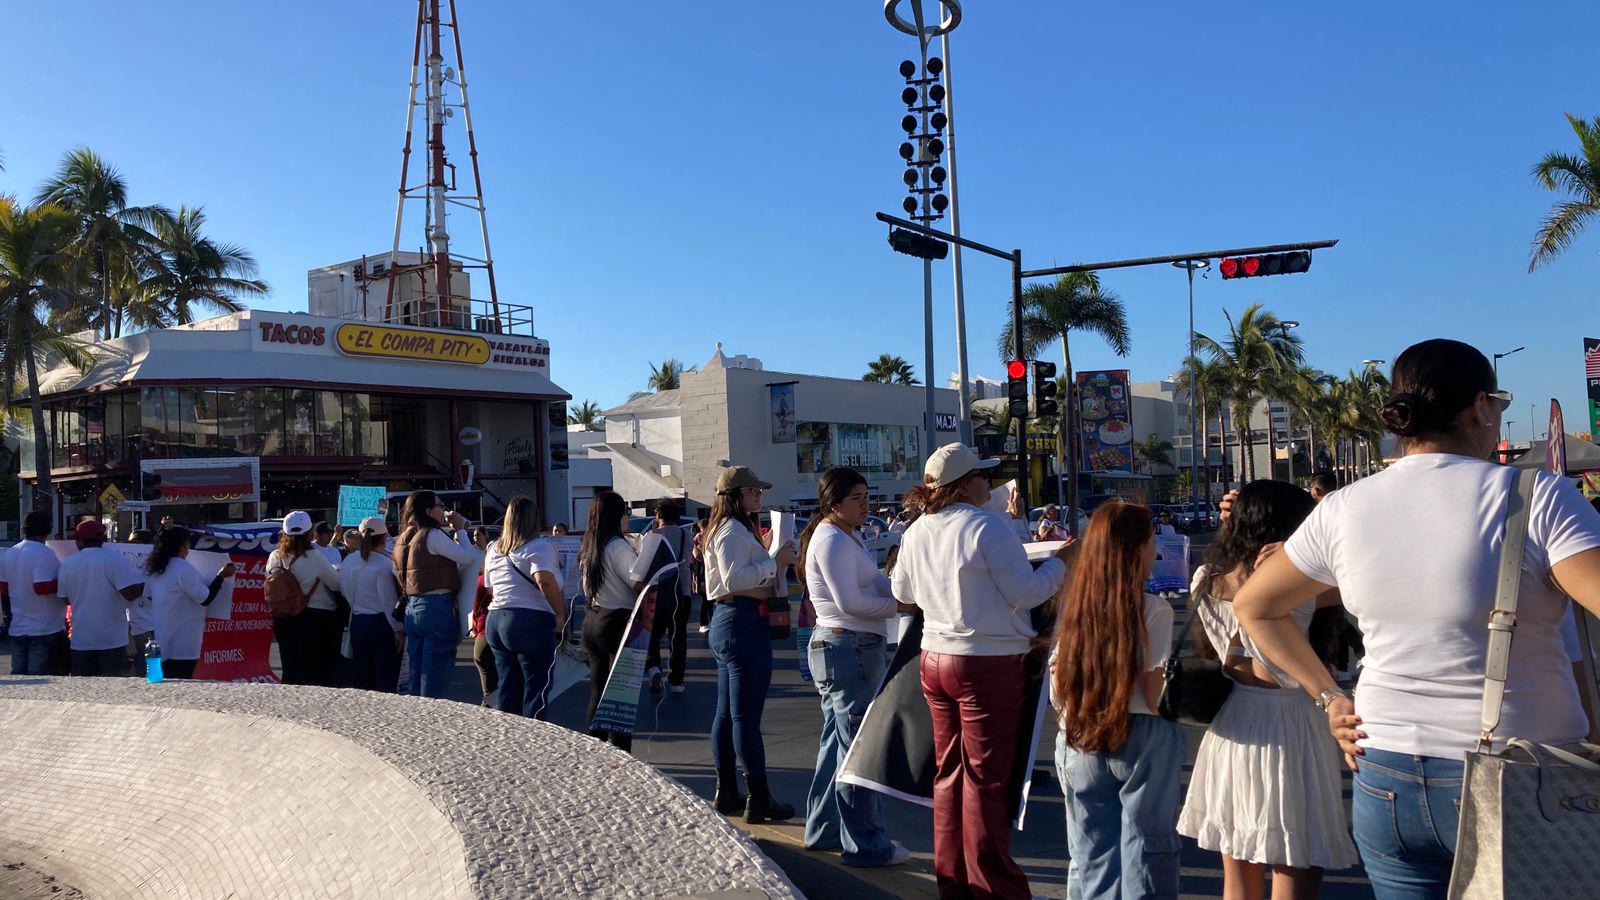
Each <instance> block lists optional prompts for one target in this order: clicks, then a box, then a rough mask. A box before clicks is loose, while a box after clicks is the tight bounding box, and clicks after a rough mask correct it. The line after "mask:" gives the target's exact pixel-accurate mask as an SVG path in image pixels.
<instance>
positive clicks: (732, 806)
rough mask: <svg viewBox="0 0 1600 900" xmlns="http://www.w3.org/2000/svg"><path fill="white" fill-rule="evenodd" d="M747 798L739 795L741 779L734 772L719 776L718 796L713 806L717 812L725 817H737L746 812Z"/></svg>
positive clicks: (713, 801) (712, 802)
mask: <svg viewBox="0 0 1600 900" xmlns="http://www.w3.org/2000/svg"><path fill="white" fill-rule="evenodd" d="M745 802H746V801H745V796H744V795H743V794H741V793H739V779H738V778H736V777H735V776H734V775H733V773H732V772H729V773H728V774H727V775H722V774H720V773H719V774H718V775H717V795H716V796H715V797H714V798H712V800H711V805H712V806H715V807H716V808H717V812H719V813H722V814H723V815H725V816H737V815H738V814H739V813H741V812H744V807H745Z"/></svg>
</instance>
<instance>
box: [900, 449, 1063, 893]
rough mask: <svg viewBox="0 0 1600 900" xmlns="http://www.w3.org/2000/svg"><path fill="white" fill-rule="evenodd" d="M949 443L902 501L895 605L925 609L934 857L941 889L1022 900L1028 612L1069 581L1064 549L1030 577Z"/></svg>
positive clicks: (981, 465)
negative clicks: (1013, 785)
mask: <svg viewBox="0 0 1600 900" xmlns="http://www.w3.org/2000/svg"><path fill="white" fill-rule="evenodd" d="M997 465H999V461H998V460H993V459H979V458H978V455H977V454H976V453H974V452H973V451H972V449H971V448H969V447H964V446H962V445H961V444H947V445H945V446H943V447H940V448H939V449H938V450H935V451H934V452H933V455H932V456H930V457H929V459H928V462H927V464H926V465H925V466H924V467H923V486H922V487H919V488H917V489H916V490H914V491H912V494H911V496H908V497H907V498H906V505H907V507H909V508H920V509H921V510H922V515H921V516H919V517H918V518H917V520H916V521H914V522H912V523H911V527H910V528H907V529H906V533H905V534H903V535H901V537H900V554H899V557H898V560H897V561H896V563H895V567H894V578H893V583H894V596H895V597H896V598H897V599H899V600H901V601H904V602H906V603H914V604H916V606H917V607H918V608H919V609H921V610H922V615H923V624H922V658H921V660H920V663H921V677H922V695H923V697H924V698H926V699H927V701H928V709H929V711H930V712H931V713H932V716H933V752H934V760H935V766H936V772H935V775H934V784H933V822H934V826H933V846H934V851H933V859H934V869H935V872H936V874H937V875H938V878H939V882H940V886H941V888H943V887H945V886H947V885H948V886H950V887H951V889H952V890H971V891H972V892H973V893H976V894H982V895H984V896H1003V897H1015V896H1023V897H1025V896H1028V895H1029V892H1028V878H1027V876H1026V875H1024V874H1023V873H1022V869H1021V867H1019V866H1018V865H1017V863H1016V860H1014V859H1012V858H1011V800H1010V781H1011V773H1012V770H1013V768H1014V766H1013V762H1014V761H1013V751H1014V750H1015V749H1016V746H1017V740H1018V734H1019V733H1020V732H1021V730H1022V727H1021V726H1022V717H1023V715H1024V713H1023V709H1022V706H1023V695H1024V693H1025V687H1026V684H1027V674H1026V672H1025V670H1024V667H1023V656H1024V655H1025V654H1026V653H1027V652H1028V649H1029V648H1030V647H1031V646H1032V643H1033V640H1034V638H1035V637H1036V636H1037V632H1036V631H1035V630H1034V628H1033V623H1032V621H1031V614H1032V611H1033V610H1034V609H1035V608H1037V607H1039V606H1042V605H1044V603H1045V602H1046V601H1048V600H1049V599H1050V597H1051V596H1052V595H1054V594H1055V592H1056V590H1057V589H1059V588H1060V587H1061V582H1062V581H1064V580H1065V579H1066V577H1067V566H1066V562H1065V560H1066V558H1067V556H1068V555H1069V554H1070V553H1071V552H1072V551H1069V550H1068V549H1067V548H1066V547H1065V546H1063V547H1062V549H1061V550H1060V552H1059V553H1058V554H1057V556H1056V557H1054V558H1051V559H1048V560H1045V562H1043V563H1042V564H1041V565H1040V566H1039V568H1038V569H1035V568H1034V567H1033V564H1032V563H1030V562H1029V561H1028V552H1027V551H1026V550H1024V549H1023V547H1022V541H1020V540H1018V539H1017V533H1016V532H1015V531H1013V530H1012V526H1011V525H1010V524H1009V522H1008V520H1007V519H1005V518H1003V517H1001V516H999V515H997V514H996V513H994V512H992V511H990V510H988V509H985V508H984V505H985V504H987V503H988V502H989V497H990V490H989V476H988V472H989V470H990V469H992V468H994V467H995V466H997Z"/></svg>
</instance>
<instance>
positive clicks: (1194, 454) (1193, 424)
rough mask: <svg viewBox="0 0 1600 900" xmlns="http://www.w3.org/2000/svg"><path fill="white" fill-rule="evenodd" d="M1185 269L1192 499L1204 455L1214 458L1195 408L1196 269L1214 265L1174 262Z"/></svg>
mask: <svg viewBox="0 0 1600 900" xmlns="http://www.w3.org/2000/svg"><path fill="white" fill-rule="evenodd" d="M1173 265H1174V266H1177V267H1178V268H1180V269H1183V270H1184V272H1185V274H1187V275H1188V278H1189V502H1190V503H1199V502H1200V457H1199V456H1198V454H1199V453H1205V454H1206V457H1207V462H1210V456H1211V448H1210V447H1201V446H1200V422H1199V419H1198V418H1197V417H1196V415H1195V408H1196V406H1197V405H1198V404H1199V402H1200V357H1199V354H1198V353H1196V352H1195V346H1194V270H1195V269H1200V270H1202V271H1204V270H1205V269H1207V268H1209V267H1210V266H1211V260H1209V259H1183V260H1178V261H1176V262H1174V263H1173ZM1206 499H1207V500H1210V499H1211V485H1210V484H1207V485H1206Z"/></svg>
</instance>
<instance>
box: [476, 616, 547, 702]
mask: <svg viewBox="0 0 1600 900" xmlns="http://www.w3.org/2000/svg"><path fill="white" fill-rule="evenodd" d="M483 631H484V636H485V637H486V638H488V639H489V649H490V650H493V651H494V667H495V669H496V671H497V672H498V673H499V675H500V683H499V685H497V688H496V690H495V701H494V706H495V708H496V709H498V710H500V711H501V712H508V713H521V714H522V715H524V716H527V717H528V718H530V719H543V718H546V717H547V713H548V710H547V709H546V707H547V705H548V703H549V698H548V697H547V696H546V694H548V693H549V690H550V669H551V667H552V666H554V665H555V664H556V617H555V614H554V613H548V612H545V611H544V610H542V609H491V610H489V617H488V618H487V619H485V620H484V623H483Z"/></svg>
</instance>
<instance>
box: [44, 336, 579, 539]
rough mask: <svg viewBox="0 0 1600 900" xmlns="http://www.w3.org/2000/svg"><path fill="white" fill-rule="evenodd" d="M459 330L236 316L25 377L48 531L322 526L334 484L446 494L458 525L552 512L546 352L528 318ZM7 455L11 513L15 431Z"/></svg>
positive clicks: (557, 447)
mask: <svg viewBox="0 0 1600 900" xmlns="http://www.w3.org/2000/svg"><path fill="white" fill-rule="evenodd" d="M503 307H504V304H502V308H503ZM468 323H470V324H471V325H472V326H473V327H472V328H471V329H470V330H469V329H468V328H465V327H463V328H451V327H434V328H420V327H411V326H408V325H399V324H391V323H387V322H382V321H371V320H369V319H366V318H362V317H361V316H360V314H359V313H357V314H356V315H354V316H349V317H345V316H338V315H334V316H313V315H306V314H302V313H283V312H268V311H262V310H245V311H241V312H236V313H231V314H228V315H223V316H219V317H217V318H213V319H208V320H205V321H202V322H196V323H193V324H190V325H184V326H177V327H173V328H165V329H160V330H155V331H147V332H143V333H139V334H132V335H128V336H125V337H121V338H117V339H114V340H109V341H103V342H99V343H96V344H93V345H91V346H90V348H89V349H90V351H91V352H92V355H93V363H92V365H90V366H89V367H88V368H87V369H85V370H83V371H79V370H78V369H75V368H73V367H71V366H68V365H61V366H56V367H54V368H52V369H50V370H49V371H47V372H44V373H41V377H40V394H41V395H42V397H43V399H44V402H45V418H46V429H47V430H48V431H49V433H50V440H49V445H50V454H51V458H50V459H49V460H48V461H46V464H48V465H49V466H50V467H51V477H52V481H53V482H54V486H55V497H54V504H55V509H54V510H52V512H53V513H54V520H55V522H56V523H58V528H61V527H64V526H62V525H61V524H60V523H65V522H71V521H75V520H77V519H78V518H79V517H81V516H85V515H89V516H97V517H104V518H107V519H108V520H109V519H110V517H111V516H113V515H114V514H115V512H116V509H117V507H119V506H120V505H121V504H122V503H123V502H127V501H134V503H135V505H136V506H138V505H141V504H142V503H145V502H148V503H150V504H151V508H150V512H151V513H152V514H160V515H172V516H173V517H174V518H175V519H176V520H178V521H180V522H184V523H186V524H196V525H203V524H216V523H225V522H240V521H255V520H259V519H262V518H268V517H275V516H279V515H282V514H283V513H285V512H286V511H288V510H291V509H306V510H309V511H311V512H312V514H313V516H314V517H316V516H319V515H321V516H325V517H326V518H329V519H330V520H331V519H332V515H333V510H334V506H335V504H336V503H337V498H338V493H339V491H338V488H339V486H340V485H347V484H348V485H383V486H385V487H387V488H388V489H389V490H390V491H394V492H401V491H410V490H415V489H418V488H429V489H435V490H453V491H463V492H464V493H460V494H452V495H451V497H452V498H453V499H454V500H457V501H460V502H461V509H462V511H463V513H465V514H467V515H468V517H469V518H471V519H474V520H478V519H480V518H481V516H482V514H483V511H484V510H488V511H490V512H491V513H492V512H494V511H495V510H497V509H503V507H504V505H505V502H506V501H507V500H509V499H510V498H511V497H512V496H515V495H517V494H528V495H530V496H533V497H536V498H538V499H539V500H540V501H541V502H540V506H541V509H544V510H554V511H564V510H565V509H566V508H567V482H566V477H565V476H566V400H567V399H569V397H568V394H567V393H566V392H565V391H563V390H561V389H560V388H559V387H557V386H556V385H555V383H554V382H552V381H551V379H550V345H549V343H548V342H546V341H544V340H542V339H540V338H538V337H536V336H534V335H533V334H532V318H531V315H519V316H507V318H506V321H504V322H501V321H498V320H491V319H489V318H487V317H476V318H468V319H466V320H464V321H463V322H462V323H461V324H468ZM515 332H526V333H515ZM20 449H21V451H22V461H21V470H22V471H21V477H22V480H23V482H24V490H23V491H22V494H23V506H24V509H26V508H28V507H29V506H30V501H31V499H32V495H33V493H34V492H33V491H32V490H31V489H30V488H31V486H32V485H33V484H34V482H35V480H36V466H37V465H38V464H39V461H37V460H35V459H34V458H33V455H34V454H33V442H32V436H31V434H29V435H24V438H23V440H22V441H21V443H20ZM395 512H397V510H396V511H395ZM393 515H394V513H391V518H393ZM547 518H548V516H547ZM117 524H118V526H119V528H126V527H127V525H128V519H127V518H126V517H122V518H119V519H118V520H117Z"/></svg>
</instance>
